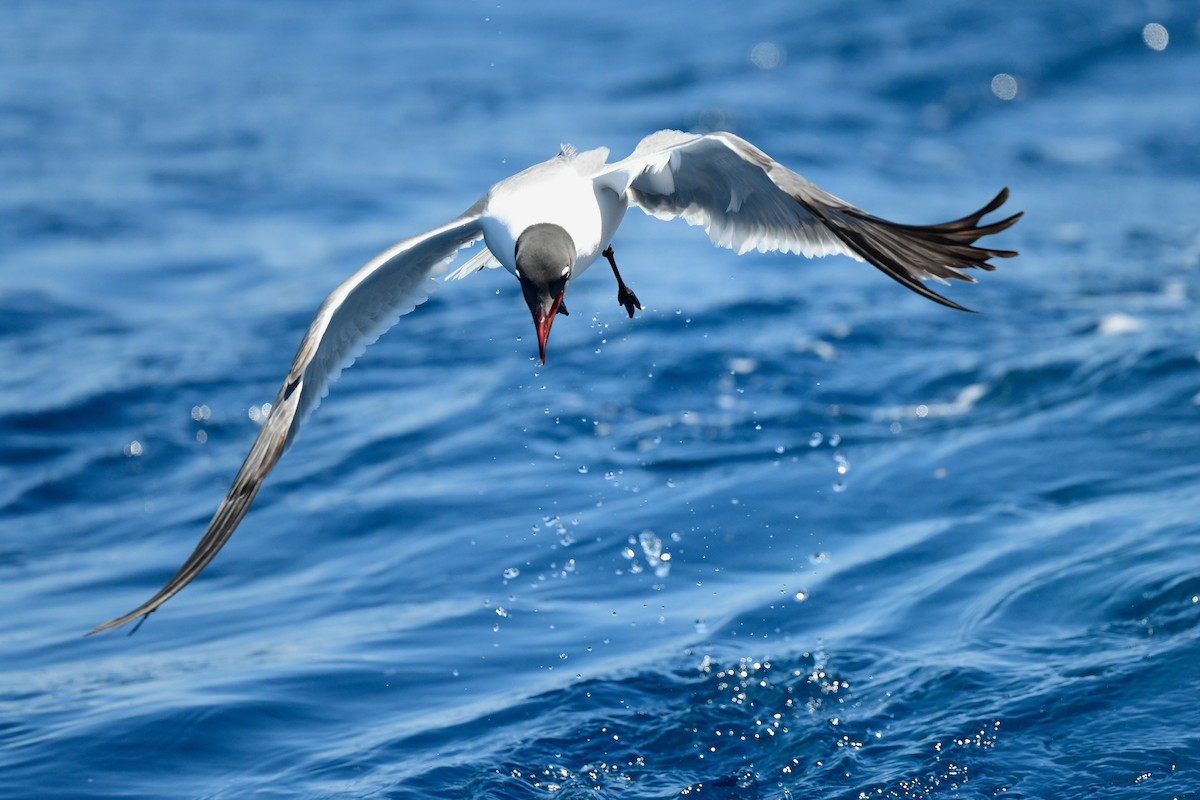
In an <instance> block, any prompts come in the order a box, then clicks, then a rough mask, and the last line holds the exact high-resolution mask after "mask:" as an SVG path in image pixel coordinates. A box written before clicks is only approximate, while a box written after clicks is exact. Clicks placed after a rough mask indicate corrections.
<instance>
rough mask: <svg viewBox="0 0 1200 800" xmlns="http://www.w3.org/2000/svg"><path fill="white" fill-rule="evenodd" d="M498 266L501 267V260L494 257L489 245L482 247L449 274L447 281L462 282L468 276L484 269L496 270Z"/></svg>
mask: <svg viewBox="0 0 1200 800" xmlns="http://www.w3.org/2000/svg"><path fill="white" fill-rule="evenodd" d="M498 266H500V259H498V258H496V257H495V256H494V255H492V251H491V250H488V249H487V245H480V246H479V252H478V253H475V254H474V255H472V256H471V257H470V258H468V259H467V260H466V261H464V262H463V263H462V264H460V265H458V266H457V267H455V268H454V269H452V270H451V271H450V272H448V273H447V274H446V278H445V280H448V281H460V280H462V279H463V278H465V277H467V276H468V275H474V274H475V273H476V272H479V271H481V270H484V269H495V268H496V267H498Z"/></svg>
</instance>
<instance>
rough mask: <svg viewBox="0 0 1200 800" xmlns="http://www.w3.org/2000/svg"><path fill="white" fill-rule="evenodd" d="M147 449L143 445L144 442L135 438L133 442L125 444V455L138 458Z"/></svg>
mask: <svg viewBox="0 0 1200 800" xmlns="http://www.w3.org/2000/svg"><path fill="white" fill-rule="evenodd" d="M145 451H146V449H145V448H144V447H143V446H142V443H141V442H139V441H138V440H137V439H134V440H133V441H132V442H130V443H129V444H127V445H125V455H127V456H129V457H131V458H137V457H138V456H140V455H142V454H143V453H144V452H145Z"/></svg>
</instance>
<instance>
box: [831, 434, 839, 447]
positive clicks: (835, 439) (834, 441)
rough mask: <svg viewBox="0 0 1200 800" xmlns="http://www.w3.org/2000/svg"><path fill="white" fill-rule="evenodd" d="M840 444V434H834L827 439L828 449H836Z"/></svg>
mask: <svg viewBox="0 0 1200 800" xmlns="http://www.w3.org/2000/svg"><path fill="white" fill-rule="evenodd" d="M841 443H842V435H841V434H840V433H835V434H834V435H833V436H830V437H829V446H830V447H837V446H838V445H839V444H841Z"/></svg>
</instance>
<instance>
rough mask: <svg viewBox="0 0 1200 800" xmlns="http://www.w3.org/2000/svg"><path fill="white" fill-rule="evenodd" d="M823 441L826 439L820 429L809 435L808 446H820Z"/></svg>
mask: <svg viewBox="0 0 1200 800" xmlns="http://www.w3.org/2000/svg"><path fill="white" fill-rule="evenodd" d="M823 441H825V436H824V435H823V434H822V433H821V432H820V431H817V432H815V433H814V434H813V435H812V436H810V437H808V446H809V447H820V446H821V442H823Z"/></svg>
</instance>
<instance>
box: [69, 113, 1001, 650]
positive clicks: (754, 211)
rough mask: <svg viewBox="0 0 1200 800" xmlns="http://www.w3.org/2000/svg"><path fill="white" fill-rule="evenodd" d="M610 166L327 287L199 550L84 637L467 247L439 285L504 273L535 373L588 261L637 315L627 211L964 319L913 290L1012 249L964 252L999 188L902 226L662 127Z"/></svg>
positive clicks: (538, 168) (494, 193)
mask: <svg viewBox="0 0 1200 800" xmlns="http://www.w3.org/2000/svg"><path fill="white" fill-rule="evenodd" d="M607 159H608V149H607V148H603V147H601V148H599V149H596V150H590V151H588V152H585V153H576V152H575V150H574V148H572V147H569V146H563V147H562V148H561V150H560V152H559V153H558V155H556V156H555V157H554V158H551V159H550V160H549V161H545V162H543V163H541V164H537V165H535V166H532V167H530V168H529V169H527V170H525V171H524V172H520V173H518V174H516V175H513V176H512V177H511V178H505V179H504V180H502V181H500V182H499V183H497V184H495V185H494V186H492V187H491V188H490V189H488V191H487V194H485V195H484V196H483V197H481V198H480V199H479V200H478V201H477V202H476V203H475V204H474V205H473V206H471V207H470V208H469V209H467V210H466V211H465V212H464V213H463V214H461V215H460V216H459V217H458V218H456V219H454V220H452V221H450V222H447V223H446V224H445V225H442V226H440V227H437V228H434V229H433V230H430V231H426V232H425V233H422V234H420V235H419V236H414V237H413V238H411V239H406V240H404V241H402V242H400V243H399V244H396V245H393V246H392V247H390V248H389V249H387V250H385V251H383V252H382V253H380V254H379V255H377V256H376V257H375V258H373V259H371V260H370V261H369V262H367V264H366V265H364V266H363V267H362V268H361V269H359V270H358V271H357V272H355V273H354V274H353V275H351V276H350V277H349V278H348V279H346V280H345V281H344V282H343V283H342V284H341V285H340V286H338V287H337V288H336V289H334V290H333V291H332V292H331V293H330V294H329V296H328V297H327V298H325V302H323V303H322V304H321V307H320V308H319V309H317V315H316V317H314V318H313V321H312V323H311V324H310V325H309V326H308V332H307V333H305V334H304V339H303V340H302V341H301V342H300V350H299V352H298V353H296V358H295V360H294V361H293V362H292V368H291V369H290V370H288V374H287V378H286V379H285V380H284V382H283V386H282V387H281V388H280V390H279V394H278V396H277V397H276V398H275V402H274V403H273V404H272V405H271V411H270V414H269V415H268V416H267V419H266V421H265V422H264V423H263V426H262V430H261V431H260V432H259V434H258V438H257V439H255V440H254V444H253V446H251V448H250V454H249V455H248V456H246V461H245V463H243V464H242V468H241V469H240V470H238V473H237V476H236V477H235V478H234V479H233V485H232V486H231V487H230V489H229V492H228V494H226V495H225V499H224V500H222V501H221V505H220V506H218V508H217V511H216V513H215V514H214V515H213V518H212V521H211V522H209V523H208V529H207V530H205V532H204V536H203V538H201V539H200V543H199V544H198V545H197V546H196V549H195V550H194V551H193V552H192V554H191V556H189V557H188V559H187V561H185V562H184V564H183V566H182V567H180V568H179V571H178V572H176V573H175V576H174V577H173V578H171V580H170V581H169V582H168V583H167V585H166V586H164V587H163V588H162V589H161V590H160V591H159V592H158V594H156V595H154V596H153V597H151V598H150V599H149V600H147V601H146V602H145V603H143V604H142V605H140V606H138V607H137V608H135V609H134V610H133V611H130V612H129V613H128V614H125V615H124V616H121V617H117V618H115V619H112V620H109V621H108V622H105V623H104V624H102V625H98V626H96V627H95V628H93V629H92V630H91V631H89V633H97V632H99V631H103V630H108V629H109V628H116V627H119V626H121V625H125V624H126V623H129V622H132V621H133V620H135V619H138V618H139V617H140V618H142V620H143V621H144V620H145V618H146V617H147V616H148V615H149V614H151V613H153V612H154V611H155V610H157V609H158V607H159V606H161V605H162V604H163V603H165V602H166V601H167V600H169V599H171V598H172V597H173V596H175V594H176V593H177V592H178V591H179V590H180V589H182V588H183V587H184V586H187V585H188V584H189V583H190V582H191V581H192V580H193V579H194V578H195V577H196V576H197V575H199V574H200V572H201V571H202V570H203V569H204V568H205V567H206V566H207V565H208V563H209V562H210V561H212V559H213V557H214V556H216V554H217V552H218V551H219V550H220V549H221V547H222V546H223V545H224V544H225V542H227V541H228V540H229V537H230V536H231V535H232V534H233V531H234V529H235V528H237V526H238V523H240V522H241V521H242V517H244V516H245V515H246V511H247V509H249V507H250V503H251V502H253V500H254V497H255V495H257V494H258V490H259V488H260V487H261V486H262V483H263V480H264V479H265V478H266V477H267V473H269V472H270V471H271V468H272V467H273V466H274V465H275V462H276V461H278V460H279V457H280V456H281V455H283V453H284V452H286V451H287V449H288V448H289V447H290V446H291V444H292V442H293V441H294V440H295V438H296V433H297V431H299V429H300V425H301V424H302V423H303V422H304V420H305V419H307V418H308V415H309V414H311V413H312V412H313V411H314V410H315V409H316V407H317V406H318V405H319V404H320V402H321V399H322V398H323V397H324V396H325V394H326V393H327V392H328V390H329V385H330V384H331V383H332V382H333V381H334V380H336V379H337V377H338V375H339V374H341V371H342V370H343V369H345V368H346V367H348V366H350V364H351V363H353V361H354V359H355V358H357V357H358V356H359V355H360V354H361V353H362V352H363V350H364V349H365V348H366V347H367V346H368V345H370V344H371V343H372V342H374V341H375V340H376V339H377V338H379V336H380V335H381V334H382V333H383V332H384V331H386V330H387V329H389V328H391V327H392V325H394V324H395V323H396V321H397V319H399V317H400V316H401V315H403V314H407V313H408V312H410V311H412V310H413V309H414V308H416V307H417V306H418V305H420V304H421V303H423V302H425V300H426V299H427V297H428V295H429V293H430V292H431V291H432V290H433V288H434V287H435V286H436V285H437V283H436V281H434V280H433V278H434V276H436V275H440V274H441V273H442V271H443V270H445V269H446V267H447V266H448V265H449V263H450V262H451V261H452V260H453V259H454V258H455V256H456V255H457V253H458V251H459V250H460V249H461V248H463V247H465V246H467V245H469V244H472V243H474V242H477V241H478V240H479V239H483V241H484V245H485V246H484V247H483V248H482V249H481V250H480V251H479V253H478V254H477V255H475V256H474V257H473V258H471V259H469V260H468V261H466V263H464V264H463V265H462V266H461V267H459V268H458V269H456V270H455V271H454V272H452V273H451V274H450V275H449V276H448V277H451V278H462V277H465V276H466V275H469V274H471V273H473V272H477V271H479V270H481V269H484V268H485V267H497V266H503V267H504V268H505V269H507V270H508V271H509V272H511V273H512V274H513V275H515V276H516V278H517V280H518V281H520V283H521V291H522V292H523V294H524V296H525V303H526V304H527V305H528V306H529V311H530V313H531V314H532V315H533V323H534V327H535V328H536V330H537V340H538V356H539V358H540V359H541V361H542V363H545V360H546V340H547V338H548V337H549V335H550V326H551V325H553V324H554V320H555V318H556V317H557V316H558V315H559V314H561V315H563V316H566V315H567V307H566V305H565V304H564V303H563V298H564V296H565V295H566V292H567V287H568V286H569V285H570V284H571V283H572V282H573V281H575V280H576V279H578V277H579V276H580V275H582V274H583V272H584V270H586V269H587V268H588V267H589V266H591V265H592V264H593V263H594V262H595V261H596V260H597V259H598V258H599V257H601V256H603V257H604V258H605V259H606V260H607V261H608V263H609V265H610V266H611V267H612V271H613V275H614V276H615V277H616V280H617V302H618V303H619V304H620V305H622V306H624V307H625V310H626V311H627V312H628V313H629V316H630V317H632V316H633V314H634V311H635V309H640V308H641V307H642V306H641V303H640V301H639V300H638V298H637V295H635V294H634V293H633V292H632V291H631V290H630V289H629V287H628V286H626V285H625V282H624V281H623V280H622V279H621V273H620V272H619V271H618V270H617V262H616V258H615V256H614V254H613V249H612V244H611V242H612V237H613V235H614V234H615V233H616V231H617V227H618V226H619V225H620V224H621V220H622V219H623V218H624V216H625V212H626V210H628V208H629V206H630V205H635V206H637V207H638V208H640V209H641V210H642V211H644V212H646V213H647V214H650V215H651V216H654V217H657V218H659V219H675V218H676V217H682V218H683V220H684V221H685V222H687V223H688V224H689V225H699V226H702V227H703V228H704V229H705V231H706V232H707V233H708V235H709V238H711V239H712V241H713V244H715V245H717V246H718V247H725V248H728V249H730V250H736V251H737V252H738V253H739V254H741V253H745V252H747V251H749V250H758V251H760V252H770V251H781V252H784V253H799V254H801V255H804V256H807V257H809V258H814V257H817V256H827V255H833V254H841V255H846V256H849V257H850V258H853V259H855V260H856V261H866V262H868V263H870V264H871V265H873V266H875V267H876V268H878V269H880V270H882V271H883V272H884V273H885V274H886V275H888V277H890V278H893V279H894V280H896V281H899V282H900V283H902V284H904V285H905V286H907V287H908V288H909V289H911V290H913V291H914V292H916V293H918V294H920V295H923V296H925V297H928V298H929V299H930V300H933V301H935V302H937V303H941V304H942V305H944V306H949V307H951V308H957V309H960V310H963V311H966V310H967V309H964V308H963V307H962V306H960V305H958V304H957V303H954V302H952V301H950V300H947V299H946V298H945V297H942V296H941V295H939V294H937V293H935V292H933V291H932V290H930V289H928V288H927V287H926V286H925V285H924V284H923V283H922V281H923V280H926V279H928V278H933V279H935V280H937V281H939V282H941V283H946V279H947V278H954V279H957V280H964V281H974V279H973V278H971V277H970V276H969V275H967V274H966V273H964V272H963V270H964V269H972V268H978V269H985V270H992V269H995V267H994V266H993V265H992V264H989V263H988V259H990V258H1010V257H1012V256H1015V255H1016V253H1015V252H1013V251H1011V250H992V249H989V248H984V247H977V246H975V241H976V240H977V239H979V238H980V237H983V236H989V235H991V234H994V233H999V232H1000V231H1003V230H1004V229H1006V228H1008V227H1009V226H1011V225H1012V224H1013V223H1015V222H1016V221H1017V220H1018V219H1019V218H1020V217H1021V214H1020V213H1018V214H1014V215H1012V216H1010V217H1007V218H1005V219H1002V220H1000V221H999V222H992V223H989V224H986V225H980V221H981V220H982V219H983V217H984V216H985V215H987V214H989V213H991V212H993V211H995V210H996V209H997V208H999V207H1000V206H1001V205H1002V204H1003V203H1004V201H1005V200H1006V199H1007V198H1008V190H1007V189H1004V190H1002V191H1001V192H1000V193H999V194H998V195H996V197H995V199H993V200H992V201H991V202H990V203H988V204H987V205H986V206H984V207H983V208H981V209H979V210H978V211H976V212H975V213H973V214H968V215H967V216H965V217H963V218H961V219H957V220H954V221H953V222H943V223H941V224H940V225H901V224H898V223H895V222H889V221H887V220H884V219H880V218H879V217H874V216H872V215H870V214H868V213H866V212H865V211H862V210H861V209H858V208H855V207H854V206H852V205H850V204H849V203H847V202H845V201H844V200H840V199H839V198H837V197H835V196H833V195H832V194H830V193H829V192H826V191H825V190H824V189H821V188H819V187H817V186H814V185H813V184H811V183H809V182H808V181H807V180H805V179H804V178H802V177H801V176H800V175H797V174H796V173H795V172H792V171H791V170H789V169H788V168H786V167H784V166H782V165H781V164H779V163H778V162H777V161H775V160H774V159H773V158H771V157H770V156H768V155H767V154H766V153H764V152H763V151H761V150H759V149H758V148H757V147H755V146H754V145H752V144H750V143H749V142H747V141H745V140H744V139H740V138H738V137H737V136H734V135H733V134H730V133H711V134H707V135H698V134H690V133H681V132H680V131H669V130H668V131H659V132H658V133H655V134H652V135H650V136H647V137H646V138H645V139H643V140H642V141H641V142H640V143H639V144H638V146H637V148H636V149H634V151H633V153H632V154H631V155H630V156H629V157H628V158H626V159H625V160H623V161H618V162H616V163H614V164H609V163H607ZM139 624H140V623H139ZM134 630H136V628H134Z"/></svg>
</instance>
